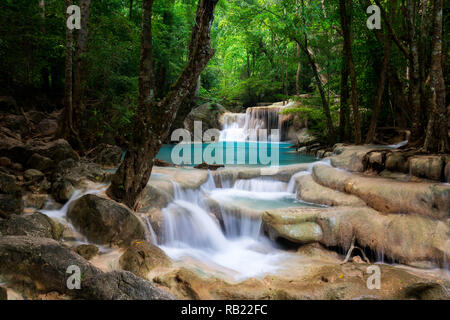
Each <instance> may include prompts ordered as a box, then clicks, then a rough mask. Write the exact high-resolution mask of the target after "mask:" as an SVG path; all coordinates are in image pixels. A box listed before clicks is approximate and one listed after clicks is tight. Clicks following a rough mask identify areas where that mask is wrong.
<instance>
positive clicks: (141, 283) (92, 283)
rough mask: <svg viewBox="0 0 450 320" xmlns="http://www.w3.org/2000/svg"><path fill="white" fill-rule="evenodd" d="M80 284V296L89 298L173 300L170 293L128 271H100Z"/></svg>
mask: <svg viewBox="0 0 450 320" xmlns="http://www.w3.org/2000/svg"><path fill="white" fill-rule="evenodd" d="M82 285H83V286H84V287H82V293H81V296H82V298H84V299H89V300H174V297H173V296H172V295H171V294H169V293H167V292H165V291H163V290H161V289H158V288H156V287H155V286H153V285H152V284H151V283H150V282H148V281H146V280H143V279H141V278H139V277H137V276H135V275H134V274H133V273H131V272H128V271H112V272H108V273H100V274H98V275H96V276H94V277H90V278H87V279H86V280H84V281H83V284H82ZM83 288H84V289H83Z"/></svg>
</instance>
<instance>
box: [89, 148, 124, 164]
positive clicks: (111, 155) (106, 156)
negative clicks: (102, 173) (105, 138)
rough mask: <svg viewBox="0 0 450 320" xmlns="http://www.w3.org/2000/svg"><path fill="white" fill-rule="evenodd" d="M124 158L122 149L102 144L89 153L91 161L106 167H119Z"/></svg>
mask: <svg viewBox="0 0 450 320" xmlns="http://www.w3.org/2000/svg"><path fill="white" fill-rule="evenodd" d="M121 158H122V148H120V147H118V146H113V145H110V144H106V143H101V144H100V145H98V146H97V147H96V148H95V149H94V150H92V151H91V152H90V153H89V159H91V160H92V161H94V162H95V163H98V164H99V165H102V166H105V167H117V166H118V165H119V163H120V160H121Z"/></svg>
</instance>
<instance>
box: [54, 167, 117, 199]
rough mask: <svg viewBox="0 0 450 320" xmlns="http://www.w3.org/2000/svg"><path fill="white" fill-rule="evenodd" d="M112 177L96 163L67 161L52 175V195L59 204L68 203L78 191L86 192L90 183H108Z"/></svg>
mask: <svg viewBox="0 0 450 320" xmlns="http://www.w3.org/2000/svg"><path fill="white" fill-rule="evenodd" d="M110 177H111V174H110V173H107V172H105V171H104V170H102V168H101V167H100V166H99V165H98V164H95V163H92V162H86V161H75V160H73V159H67V160H64V161H61V162H60V163H59V164H58V165H57V167H56V169H55V170H54V172H53V174H52V181H53V183H52V195H53V197H54V198H55V200H57V201H59V202H66V201H67V200H69V198H70V197H71V196H72V194H73V193H74V192H75V190H76V189H82V190H85V189H87V188H88V187H89V182H95V183H101V182H107V181H108V180H109V178H110Z"/></svg>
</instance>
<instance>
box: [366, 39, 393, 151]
mask: <svg viewBox="0 0 450 320" xmlns="http://www.w3.org/2000/svg"><path fill="white" fill-rule="evenodd" d="M384 38H385V40H384V56H383V64H382V66H381V73H380V82H379V83H378V90H377V95H376V97H375V105H374V107H373V113H372V119H371V120H370V126H369V130H368V132H367V137H366V143H367V144H369V143H372V142H373V140H374V139H375V133H376V129H377V122H378V115H379V114H380V110H381V102H382V99H383V93H384V88H385V84H386V74H387V71H388V68H389V61H390V56H391V39H390V38H389V36H388V35H387V34H386V35H385V37H384Z"/></svg>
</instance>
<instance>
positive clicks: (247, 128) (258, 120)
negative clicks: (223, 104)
mask: <svg viewBox="0 0 450 320" xmlns="http://www.w3.org/2000/svg"><path fill="white" fill-rule="evenodd" d="M291 105H292V103H290V104H287V105H286V106H270V107H254V108H247V111H246V113H225V114H224V115H223V118H222V131H221V135H220V141H237V142H245V141H248V140H249V141H252V140H260V139H261V137H259V136H258V133H259V130H260V129H266V130H267V134H270V132H271V130H273V129H278V130H279V131H280V139H281V140H282V141H284V140H285V139H286V131H287V130H286V129H287V128H286V123H287V121H286V120H287V118H288V117H286V116H283V115H280V112H282V111H283V110H284V109H285V108H287V107H290V106H291ZM269 140H270V136H269Z"/></svg>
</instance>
